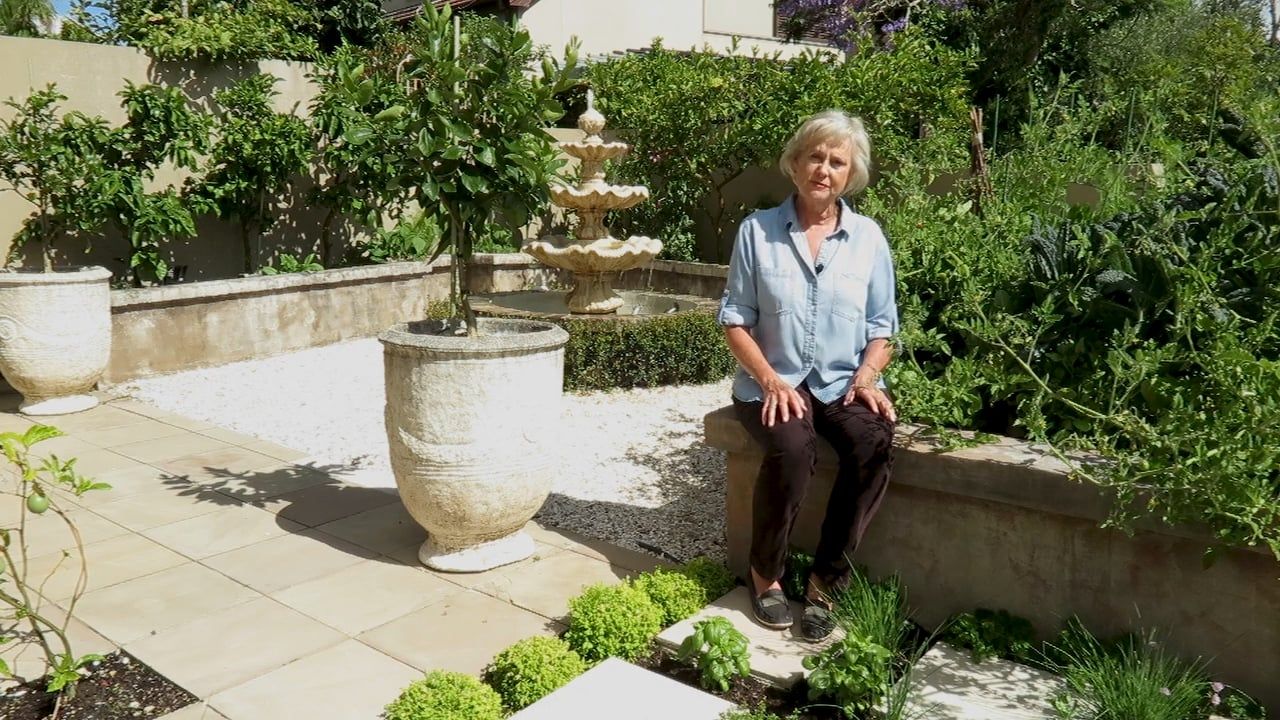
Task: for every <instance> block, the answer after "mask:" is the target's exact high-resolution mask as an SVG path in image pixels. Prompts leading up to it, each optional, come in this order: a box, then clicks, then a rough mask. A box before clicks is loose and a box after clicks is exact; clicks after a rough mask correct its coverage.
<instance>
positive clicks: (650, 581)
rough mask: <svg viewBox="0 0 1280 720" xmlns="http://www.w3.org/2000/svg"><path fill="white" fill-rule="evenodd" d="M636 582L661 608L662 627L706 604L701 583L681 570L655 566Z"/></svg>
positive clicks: (679, 619)
mask: <svg viewBox="0 0 1280 720" xmlns="http://www.w3.org/2000/svg"><path fill="white" fill-rule="evenodd" d="M633 584H634V585H635V587H636V589H638V590H639V591H640V592H643V593H644V594H645V595H648V596H649V599H650V600H652V601H653V603H654V604H655V605H657V606H658V607H659V608H661V610H662V626H663V627H666V626H668V625H672V624H675V623H678V622H680V621H681V620H683V619H685V618H687V617H689V616H690V615H693V614H694V613H696V612H698V611H699V610H701V609H702V606H703V605H706V600H705V597H706V592H705V591H704V590H703V589H702V586H701V585H699V584H698V583H697V582H696V581H695V580H694V579H693V578H691V577H689V576H688V575H684V574H682V573H679V572H674V571H669V570H654V571H652V572H647V573H643V574H641V575H640V577H638V578H636V579H635V581H634V583H633Z"/></svg>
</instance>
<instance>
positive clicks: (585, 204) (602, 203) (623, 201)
mask: <svg viewBox="0 0 1280 720" xmlns="http://www.w3.org/2000/svg"><path fill="white" fill-rule="evenodd" d="M648 199H649V189H648V188H646V187H644V186H643V185H609V186H603V187H593V186H588V187H585V188H576V187H568V186H564V185H559V186H556V187H553V188H551V201H552V202H554V203H555V204H556V205H559V206H560V207H563V208H568V209H570V210H590V211H597V212H600V211H606V210H626V209H627V208H631V207H635V206H636V205H639V204H640V203H642V202H644V201H645V200H648Z"/></svg>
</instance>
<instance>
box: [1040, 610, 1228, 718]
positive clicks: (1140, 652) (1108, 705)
mask: <svg viewBox="0 0 1280 720" xmlns="http://www.w3.org/2000/svg"><path fill="white" fill-rule="evenodd" d="M1053 650H1054V652H1056V654H1057V655H1058V656H1059V657H1060V658H1062V660H1061V661H1060V662H1059V664H1058V667H1057V668H1056V669H1057V670H1058V671H1059V672H1060V673H1061V674H1062V675H1063V676H1064V677H1065V678H1066V680H1067V686H1068V691H1067V692H1066V693H1065V694H1063V695H1061V696H1059V697H1058V698H1057V699H1055V701H1054V705H1055V707H1057V708H1060V709H1061V710H1063V711H1065V712H1068V713H1071V715H1068V716H1069V717H1090V718H1097V717H1116V718H1132V719H1133V720H1163V719H1164V718H1187V717H1199V716H1201V715H1202V714H1203V710H1204V708H1205V705H1206V704H1207V703H1206V696H1205V689H1206V688H1208V686H1209V682H1208V678H1207V677H1206V676H1205V674H1204V669H1203V666H1202V665H1201V663H1199V662H1195V663H1186V662H1183V661H1181V660H1179V659H1177V658H1176V657H1174V656H1173V655H1170V654H1167V653H1166V652H1165V650H1164V648H1163V646H1162V645H1161V644H1160V643H1158V642H1156V641H1155V637H1154V635H1151V636H1147V637H1141V636H1127V637H1125V638H1123V639H1121V640H1120V641H1118V642H1116V643H1102V642H1100V641H1099V640H1098V639H1097V638H1095V637H1094V636H1093V635H1092V634H1090V633H1089V632H1088V631H1087V630H1085V629H1084V627H1083V626H1082V625H1081V624H1080V623H1079V622H1072V623H1069V625H1068V628H1067V630H1065V631H1063V633H1062V635H1060V636H1059V639H1058V641H1057V643H1056V644H1055V646H1054V648H1053Z"/></svg>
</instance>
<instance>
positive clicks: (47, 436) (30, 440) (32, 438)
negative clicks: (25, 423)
mask: <svg viewBox="0 0 1280 720" xmlns="http://www.w3.org/2000/svg"><path fill="white" fill-rule="evenodd" d="M62 435H63V432H62V431H61V430H59V429H58V428H56V427H53V426H51V425H32V426H31V427H29V428H27V431H26V432H25V433H23V434H22V443H23V444H24V445H26V446H27V447H31V446H32V445H35V444H36V443H39V442H44V441H45V440H52V439H53V438H56V437H62Z"/></svg>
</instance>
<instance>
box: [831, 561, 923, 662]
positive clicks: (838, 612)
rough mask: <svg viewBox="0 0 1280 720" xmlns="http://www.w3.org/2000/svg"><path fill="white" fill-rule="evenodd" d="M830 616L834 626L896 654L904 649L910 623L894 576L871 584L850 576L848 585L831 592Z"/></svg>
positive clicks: (857, 575)
mask: <svg viewBox="0 0 1280 720" xmlns="http://www.w3.org/2000/svg"><path fill="white" fill-rule="evenodd" d="M831 599H832V605H833V609H832V613H833V615H834V616H835V620H836V623H837V624H838V625H840V627H842V628H844V629H845V631H846V632H848V633H854V634H857V635H860V636H861V637H863V638H865V639H867V640H868V641H870V642H872V643H874V644H876V645H879V646H880V647H882V648H884V649H886V650H888V651H889V652H890V653H891V654H893V655H895V656H896V655H899V654H900V653H901V652H902V651H903V650H904V648H905V644H906V640H907V631H908V630H909V629H910V627H911V626H910V622H909V621H908V620H907V605H906V591H905V590H904V589H903V587H902V583H901V582H900V581H899V580H898V578H897V576H896V575H895V576H891V577H888V578H885V579H884V580H881V581H880V582H871V581H870V580H869V579H868V578H867V576H866V575H865V574H863V573H861V572H857V571H855V572H852V573H850V574H849V582H848V584H847V585H846V586H845V587H843V588H840V589H837V590H836V591H834V592H833V593H832V598H831Z"/></svg>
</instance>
